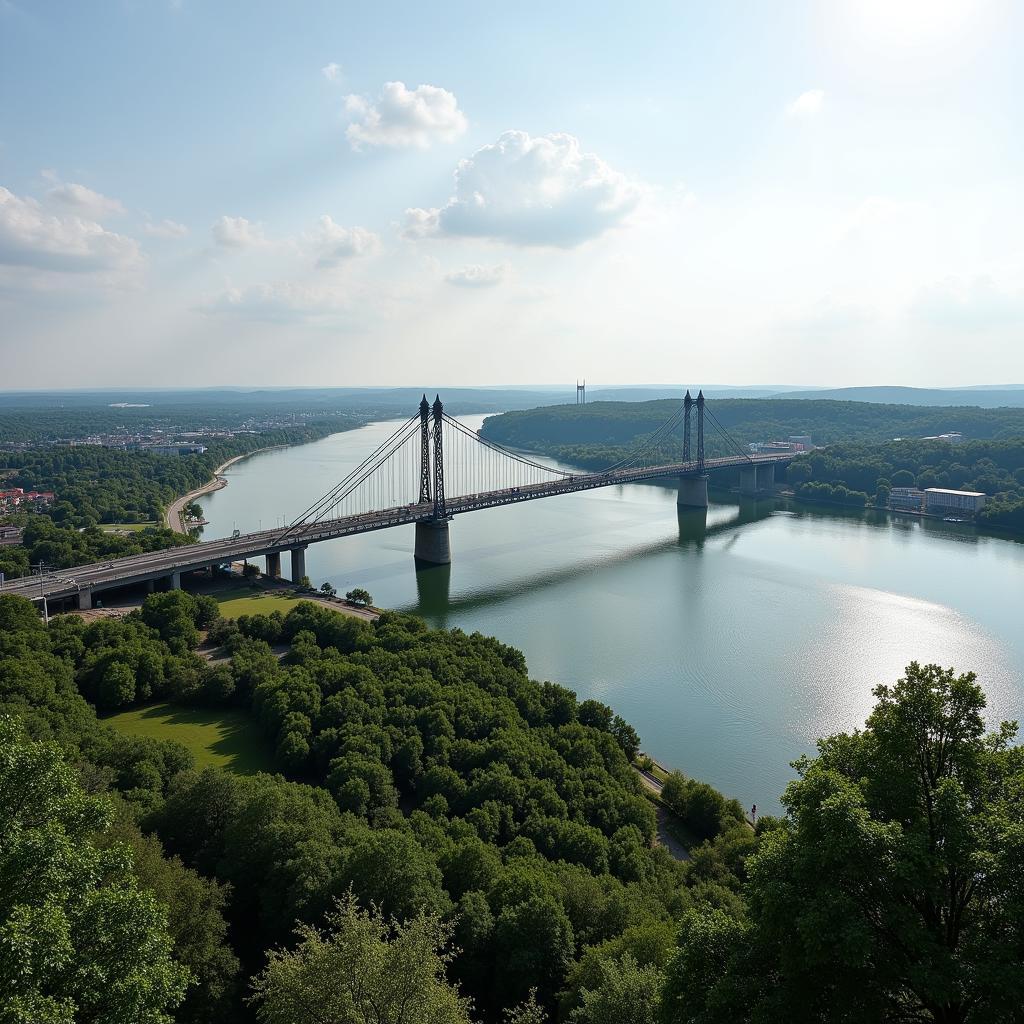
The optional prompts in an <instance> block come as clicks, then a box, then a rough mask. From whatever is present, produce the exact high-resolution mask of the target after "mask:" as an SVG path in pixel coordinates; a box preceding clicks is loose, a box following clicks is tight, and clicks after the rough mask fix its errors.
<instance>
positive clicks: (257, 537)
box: [0, 454, 794, 599]
mask: <svg viewBox="0 0 1024 1024" xmlns="http://www.w3.org/2000/svg"><path fill="white" fill-rule="evenodd" d="M793 457H794V456H793V455H792V454H772V455H752V456H749V457H745V456H727V457H723V458H717V459H707V460H705V462H704V471H714V470H719V469H728V468H735V467H742V466H747V465H752V464H753V465H766V464H779V463H786V462H789V461H790V460H791V459H792V458H793ZM699 472H700V467H699V465H698V464H697V463H696V462H680V463H672V464H667V465H662V466H652V467H646V468H643V469H620V470H612V471H610V472H604V473H579V474H572V475H570V476H567V477H564V478H560V479H557V480H552V481H548V482H545V483H538V484H529V485H524V486H522V487H507V488H504V489H501V490H494V491H485V492H483V493H481V494H469V495H460V496H458V497H455V498H450V499H448V500H447V501H446V503H445V508H446V511H447V514H448V515H449V516H454V515H461V514H463V513H465V512H475V511H478V510H480V509H485V508H497V507H499V506H501V505H514V504H516V503H518V502H522V501H534V500H536V499H538V498H549V497H554V496H555V495H558V494H573V493H576V492H577V491H586V490H593V489H594V488H597V487H612V486H615V485H618V484H628V483H638V482H640V481H643V480H656V479H659V478H663V477H673V476H692V475H694V474H696V473H699ZM433 518H434V506H433V504H432V503H430V502H424V503H422V504H412V505H402V506H398V507H395V508H388V509H381V510H380V511H375V512H367V513H365V514H363V515H355V516H345V517H343V518H339V519H329V520H322V521H319V522H315V523H310V524H302V525H299V526H296V527H294V528H292V529H289V530H287V531H282V530H281V529H276V530H262V531H259V532H256V533H247V534H243V535H241V536H239V537H228V538H224V539H221V540H212V541H203V542H200V543H197V544H189V545H185V546H182V547H177V548H167V549H165V550H163V551H152V552H148V553H146V554H142V555H131V556H129V557H127V558H118V559H115V560H113V561H108V562H97V563H94V564H92V565H82V566H77V567H75V568H73V569H64V570H61V571H60V572H55V573H49V574H46V575H43V576H32V577H27V578H25V579H18V580H10V581H7V582H6V583H4V584H3V585H2V586H0V593H2V594H20V595H22V596H24V597H28V598H32V599H39V598H42V597H44V596H45V597H46V598H48V599H57V598H65V597H73V596H75V595H77V594H78V593H80V592H81V591H85V590H89V591H93V592H97V591H103V590H109V589H112V588H114V587H122V586H131V585H134V584H139V583H145V582H146V581H148V580H154V579H160V578H163V577H166V576H170V575H171V574H172V573H183V572H191V571H193V570H196V569H205V568H209V567H210V566H212V565H222V564H226V563H229V562H235V561H238V560H239V559H243V558H256V557H259V556H261V555H268V554H276V553H279V552H282V551H291V550H293V549H295V548H301V547H304V546H305V545H307V544H315V543H318V542H320V541H325V540H334V539H336V538H338V537H347V536H352V535H353V534H359V533H370V532H372V531H374V530H386V529H390V528H391V527H394V526H407V525H410V524H414V523H419V522H425V521H429V520H432V519H433Z"/></svg>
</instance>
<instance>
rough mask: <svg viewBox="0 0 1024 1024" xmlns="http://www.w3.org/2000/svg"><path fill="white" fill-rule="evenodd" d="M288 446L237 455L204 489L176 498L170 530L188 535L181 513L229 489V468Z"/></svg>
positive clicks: (168, 518) (170, 514)
mask: <svg viewBox="0 0 1024 1024" xmlns="http://www.w3.org/2000/svg"><path fill="white" fill-rule="evenodd" d="M285 447H287V446H286V445H283V444H276V445H271V446H270V447H269V448H257V449H256V451H252V452H246V453H245V454H244V455H236V456H235V457H234V458H232V459H228V461H227V462H222V463H221V464H220V465H219V466H218V467H217V468H216V469H215V470H214V471H213V479H212V480H210V481H209V482H207V483H205V484H203V486H202V487H197V488H196V489H195V490H194V491H189V492H188V494H185V495H182V497H180V498H176V499H175V500H174V501H172V502H171V504H170V506H169V507H168V509H167V512H166V514H165V515H164V519H165V521H166V522H167V526H168V528H169V529H171V530H173V531H174V532H175V533H188V530H186V529H185V523H184V522H183V521H182V518H181V513H182V510H183V509H184V508H185V506H186V505H187V504H188V503H189V502H190V501H195V500H196V498H199V497H201V496H202V495H204V494H209V493H210V492H211V491H219V490H220V489H221V488H222V487H227V485H228V482H227V480H225V479H224V477H223V476H222V475H221V474H222V473H223V472H224V470H225V469H227V468H228V466H233V465H234V464H235V463H236V462H240V461H241V460H242V459H247V458H249V456H250V455H256V454H257V453H258V452H269V451H272V450H273V449H274V448H285Z"/></svg>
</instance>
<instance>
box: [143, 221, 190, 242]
mask: <svg viewBox="0 0 1024 1024" xmlns="http://www.w3.org/2000/svg"><path fill="white" fill-rule="evenodd" d="M142 230H143V231H144V232H145V233H146V234H147V235H149V237H150V238H184V237H185V236H186V235H187V234H188V228H187V227H185V225H184V224H179V223H178V222H177V221H174V220H162V221H159V222H158V223H153V222H152V221H150V222H148V223H147V224H146V225H145V227H143V229H142Z"/></svg>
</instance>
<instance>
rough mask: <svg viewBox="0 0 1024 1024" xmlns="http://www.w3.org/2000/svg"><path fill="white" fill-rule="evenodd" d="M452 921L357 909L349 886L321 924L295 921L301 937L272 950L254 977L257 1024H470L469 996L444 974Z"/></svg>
mask: <svg viewBox="0 0 1024 1024" xmlns="http://www.w3.org/2000/svg"><path fill="white" fill-rule="evenodd" d="M451 934H452V933H451V926H450V925H447V924H444V923H442V922H441V920H440V919H439V918H437V917H432V916H429V915H421V916H418V917H415V918H413V919H412V920H411V921H408V922H406V923H401V922H398V921H394V920H388V919H387V918H385V917H383V916H381V915H380V914H379V913H378V912H377V911H376V910H370V911H366V910H362V909H360V907H359V905H358V903H357V902H356V900H355V897H354V896H353V895H352V893H351V892H349V893H347V894H346V895H345V896H343V897H342V898H341V899H339V900H338V901H337V902H336V904H335V907H334V909H333V911H331V912H330V913H329V914H328V915H327V919H326V927H325V928H323V929H319V928H315V927H313V926H312V925H300V926H299V927H298V928H297V929H296V935H297V936H298V939H299V942H298V945H297V946H296V947H295V948H293V949H274V950H271V951H270V954H269V957H268V964H267V967H266V969H265V970H264V971H263V973H262V974H260V975H258V976H257V977H256V979H255V980H254V981H253V993H254V994H253V997H252V1000H251V1001H252V1002H253V1003H255V1004H256V1006H257V1011H256V1017H257V1019H258V1020H259V1021H260V1022H261V1024H295V1022H296V1021H302V1022H303V1024H470V1016H469V1009H470V1008H469V1000H467V999H465V998H463V997H462V996H461V995H459V992H458V990H457V989H456V988H455V987H454V986H453V985H451V984H449V982H448V981H447V980H446V979H445V970H446V968H447V965H448V964H449V963H451V961H452V959H453V958H454V952H453V951H452V950H451V949H449V948H448V945H449V941H450V939H451Z"/></svg>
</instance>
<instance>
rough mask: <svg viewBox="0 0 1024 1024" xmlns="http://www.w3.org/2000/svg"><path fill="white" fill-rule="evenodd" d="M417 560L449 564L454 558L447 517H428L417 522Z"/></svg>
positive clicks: (427, 563) (426, 563) (425, 562)
mask: <svg viewBox="0 0 1024 1024" xmlns="http://www.w3.org/2000/svg"><path fill="white" fill-rule="evenodd" d="M415 557H416V561H417V562H421V563H423V564H424V565H448V564H450V563H451V560H452V548H451V544H450V543H449V540H448V520H447V519H427V520H425V521H423V522H421V523H417V524H416V549H415Z"/></svg>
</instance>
